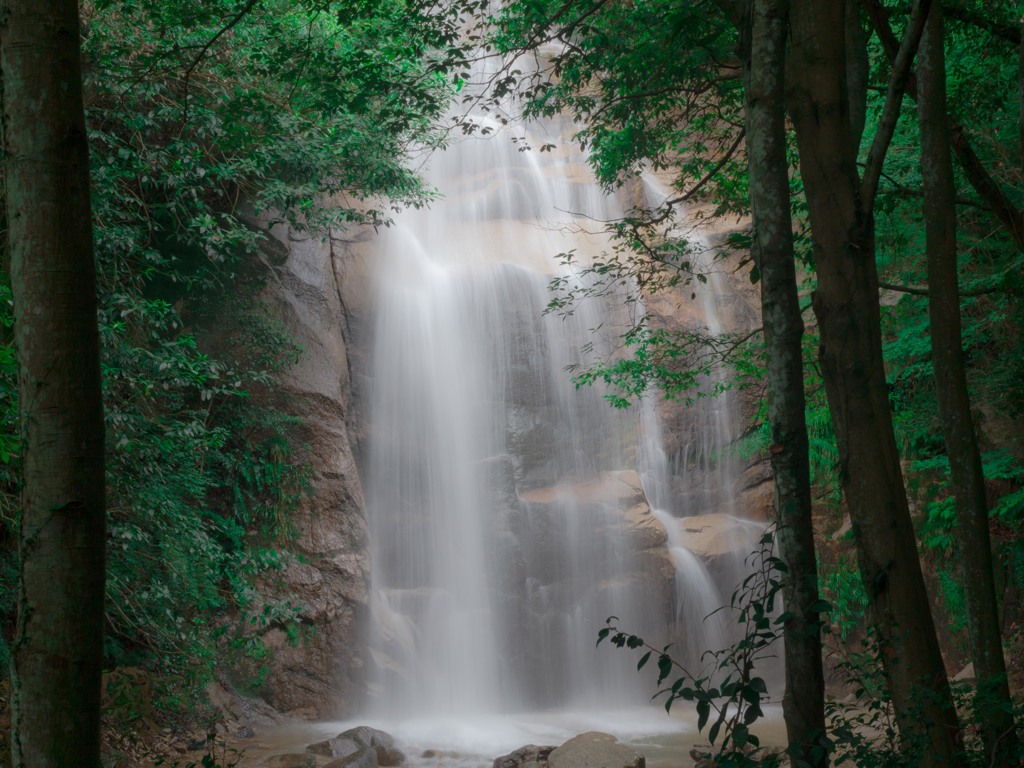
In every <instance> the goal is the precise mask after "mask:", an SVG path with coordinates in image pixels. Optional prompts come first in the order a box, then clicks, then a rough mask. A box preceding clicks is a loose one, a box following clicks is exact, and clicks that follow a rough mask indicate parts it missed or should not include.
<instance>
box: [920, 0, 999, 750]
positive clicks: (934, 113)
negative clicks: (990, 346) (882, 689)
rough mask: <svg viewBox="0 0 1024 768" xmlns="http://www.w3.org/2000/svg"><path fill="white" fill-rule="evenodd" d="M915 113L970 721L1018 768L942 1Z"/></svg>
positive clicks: (930, 32) (929, 34)
mask: <svg viewBox="0 0 1024 768" xmlns="http://www.w3.org/2000/svg"><path fill="white" fill-rule="evenodd" d="M917 114H918V122H919V125H920V130H921V174H922V178H923V180H924V214H925V235H926V239H927V250H928V314H929V318H930V320H931V342H932V362H933V364H934V368H935V391H936V395H937V397H938V402H939V417H940V420H941V421H942V435H943V438H944V440H945V443H946V455H947V456H948V457H949V468H950V475H951V477H952V480H953V493H954V496H955V497H956V507H957V519H958V533H959V536H958V542H957V544H958V553H959V558H960V564H961V568H962V570H963V584H964V590H965V593H966V597H967V618H968V622H967V623H968V626H969V629H970V636H971V647H972V651H973V658H974V674H975V679H976V680H977V682H978V688H977V702H976V711H977V718H976V719H977V722H978V724H979V726H980V728H981V733H982V739H983V741H984V744H985V751H986V753H987V755H988V764H990V765H999V766H1005V768H1010V766H1014V765H1019V762H1018V755H1017V738H1016V733H1015V730H1014V721H1013V705H1012V701H1011V699H1010V690H1009V685H1008V682H1007V678H1006V664H1005V661H1004V660H1003V644H1002V641H1001V633H1000V626H999V608H998V604H997V602H996V592H995V579H994V576H993V571H992V545H991V542H990V540H989V529H988V505H987V501H986V498H985V477H984V474H983V473H982V468H981V454H980V452H979V450H978V441H977V438H976V435H975V430H974V420H973V418H972V416H971V402H970V395H969V394H968V390H967V374H966V372H965V369H964V355H963V346H962V341H961V332H960V297H959V292H958V284H957V258H956V254H957V243H956V203H955V191H956V190H955V184H954V180H953V161H952V155H951V149H950V139H949V128H948V124H947V121H946V64H945V53H944V51H943V23H942V6H941V5H940V4H939V3H936V4H934V5H933V6H932V10H931V12H930V14H929V18H928V26H927V27H926V28H925V35H924V38H922V41H921V51H920V53H919V54H918V63H917Z"/></svg>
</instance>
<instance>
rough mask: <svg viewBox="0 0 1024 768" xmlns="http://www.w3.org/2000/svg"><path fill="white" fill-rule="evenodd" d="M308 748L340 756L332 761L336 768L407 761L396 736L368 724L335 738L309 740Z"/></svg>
mask: <svg viewBox="0 0 1024 768" xmlns="http://www.w3.org/2000/svg"><path fill="white" fill-rule="evenodd" d="M306 751H307V752H309V753H311V754H314V755H322V756H324V757H336V758H340V759H338V760H334V761H332V762H331V763H330V765H331V766H333V768H343V767H344V766H351V768H377V766H381V767H382V768H390V767H391V766H396V765H401V764H402V763H404V762H405V754H403V752H402V751H401V750H400V749H398V748H397V747H396V746H395V738H394V737H393V736H392V735H391V734H390V733H385V732H384V731H378V730H377V729H376V728H371V727H370V726H368V725H360V726H356V727H355V728H349V729H348V730H347V731H343V732H342V733H339V734H338V735H337V736H335V737H334V738H333V739H326V740H324V741H318V742H316V743H315V744H310V745H309V746H308V747H306Z"/></svg>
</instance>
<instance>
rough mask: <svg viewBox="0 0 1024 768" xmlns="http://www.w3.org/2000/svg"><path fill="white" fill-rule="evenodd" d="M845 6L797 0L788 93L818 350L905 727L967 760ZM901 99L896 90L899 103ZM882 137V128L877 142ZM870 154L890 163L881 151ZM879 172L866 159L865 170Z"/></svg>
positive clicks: (912, 737) (928, 762)
mask: <svg viewBox="0 0 1024 768" xmlns="http://www.w3.org/2000/svg"><path fill="white" fill-rule="evenodd" d="M844 5H845V3H844V2H843V0H795V2H794V3H793V12H792V14H791V20H792V21H791V31H792V46H793V49H792V68H791V70H790V71H791V73H792V75H791V77H790V84H791V88H790V99H789V101H790V108H791V114H792V118H793V123H794V126H795V128H796V134H797V144H798V150H799V155H800V169H801V175H802V177H803V181H804V186H805V189H806V195H807V204H808V215H809V217H810V223H811V230H812V239H813V247H814V261H815V268H816V271H817V276H818V285H817V290H816V291H815V293H814V299H813V304H814V312H815V315H816V317H817V319H818V325H819V328H820V333H821V347H820V350H819V361H820V364H821V369H822V376H823V378H824V381H825V389H826V394H827V396H828V401H829V410H830V412H831V414H832V420H833V425H834V428H835V432H836V439H837V446H838V449H839V461H840V467H839V471H840V480H841V482H842V486H843V492H844V495H845V498H846V501H847V503H848V505H849V508H850V518H851V521H852V524H853V531H854V536H855V539H856V543H857V552H858V560H859V565H860V572H861V578H862V580H863V582H864V587H865V589H866V592H867V597H868V602H869V610H870V621H871V623H872V625H873V627H874V629H875V631H876V632H877V635H878V638H879V643H880V651H881V656H882V662H883V665H884V668H885V673H886V679H887V682H888V685H889V691H890V694H891V696H892V702H893V707H894V709H895V713H896V718H897V722H898V725H899V729H900V735H901V738H902V739H903V740H904V745H905V747H906V748H908V749H910V750H914V752H915V753H916V754H917V755H918V757H919V759H920V763H919V765H921V766H924V767H926V768H931V767H932V766H935V767H937V766H943V767H944V768H948V766H951V765H956V764H957V762H958V759H959V758H958V757H957V755H958V751H959V750H958V737H959V724H958V721H957V716H956V710H955V709H954V707H953V703H952V697H951V695H950V690H949V684H948V680H947V678H946V673H945V669H944V667H943V663H942V656H941V654H940V652H939V645H938V640H937V639H936V635H935V626H934V623H933V620H932V615H931V611H930V609H929V599H928V593H927V591H926V590H925V585H924V578H923V576H922V574H921V566H920V561H919V559H918V556H917V542H916V538H915V534H914V529H913V525H912V523H911V519H910V511H909V507H908V504H907V498H906V493H905V490H904V485H903V476H902V471H901V468H900V457H899V453H898V451H897V448H896V440H895V437H894V433H893V425H892V416H891V413H890V409H889V397H888V388H887V386H886V380H885V369H884V365H883V360H882V338H881V321H880V308H879V304H878V275H877V271H876V266H875V243H874V221H873V216H872V210H871V206H870V204H865V203H864V202H863V200H862V194H863V193H862V186H863V187H865V188H866V190H867V191H868V194H867V195H866V197H868V198H870V197H871V194H870V190H871V184H864V185H862V183H861V180H860V179H859V178H858V174H857V167H856V155H854V154H853V153H852V152H851V150H850V148H851V147H852V144H853V142H852V141H851V127H850V118H849V114H848V104H849V102H848V90H847V87H846V81H845V80H846V74H845V73H846V64H847V63H846V55H845V40H844V16H845V13H844ZM894 81H895V78H894ZM887 101H890V100H887ZM898 106H899V104H898V101H896V102H895V104H894V105H893V106H892V107H890V108H898ZM886 117H887V116H883V119H882V120H881V121H880V125H884V124H886V123H885V120H886ZM880 130H881V129H880ZM883 139H884V137H883ZM878 143H879V137H877V136H876V142H875V145H874V146H876V147H877V146H878ZM869 157H870V158H873V159H872V160H870V161H869V162H881V158H882V157H884V151H882V152H876V151H873V152H872V153H871V154H870V155H869ZM874 171H875V172H877V169H874ZM871 172H872V169H871V168H868V169H867V171H866V178H868V179H870V178H871V176H870V175H869V174H870V173H871Z"/></svg>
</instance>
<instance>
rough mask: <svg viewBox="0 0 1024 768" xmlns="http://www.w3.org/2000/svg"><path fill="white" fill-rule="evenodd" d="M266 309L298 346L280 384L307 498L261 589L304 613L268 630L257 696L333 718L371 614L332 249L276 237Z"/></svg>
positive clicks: (355, 672)
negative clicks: (281, 558)
mask: <svg viewBox="0 0 1024 768" xmlns="http://www.w3.org/2000/svg"><path fill="white" fill-rule="evenodd" d="M271 235H272V236H273V240H271V242H270V244H269V245H268V246H267V249H266V250H267V251H268V254H267V255H268V258H267V260H266V265H267V267H268V270H269V279H268V280H267V288H266V292H265V295H264V300H265V301H267V303H268V304H269V305H270V306H271V307H273V308H274V310H275V311H276V313H277V316H278V317H279V318H280V320H281V321H282V323H283V324H284V326H285V328H286V330H287V331H288V333H289V334H290V335H291V336H292V338H293V339H294V340H295V342H296V343H297V344H298V345H299V346H300V347H301V348H302V350H303V354H302V357H301V359H300V360H299V362H298V363H297V364H296V365H295V366H294V367H292V368H291V369H290V370H288V371H286V372H285V373H284V374H283V375H282V376H281V377H280V379H279V396H280V400H279V403H278V407H279V408H281V409H282V410H283V411H285V412H286V413H289V414H292V415H294V416H296V417H298V418H299V419H301V422H302V424H303V427H302V434H301V435H300V436H299V438H298V440H297V442H298V443H299V444H300V445H304V446H309V448H310V451H311V453H310V455H309V456H308V460H309V463H310V465H311V467H312V470H313V475H312V478H311V481H310V485H311V487H310V493H309V494H308V496H307V497H305V498H304V499H303V500H302V501H301V503H300V506H299V508H298V510H296V512H295V513H294V515H293V517H292V518H291V520H290V522H291V524H292V525H293V528H294V530H295V532H296V538H295V539H294V540H293V541H291V542H289V544H288V548H289V549H290V550H291V552H292V553H293V556H292V557H290V558H288V559H286V561H285V567H284V569H283V571H280V572H273V573H271V574H270V575H269V576H268V577H267V579H266V581H265V583H264V585H263V591H264V593H265V594H268V595H269V596H270V597H271V599H275V600H288V601H290V602H291V603H292V604H293V605H296V606H298V609H299V613H298V617H297V619H298V621H297V631H296V625H292V626H291V627H285V626H273V625H272V626H271V627H270V628H269V629H267V630H266V631H265V633H264V637H263V639H264V643H265V644H266V645H267V646H268V647H269V649H270V650H271V652H272V653H271V657H270V659H269V671H268V673H267V675H266V677H265V682H264V685H263V687H262V694H263V696H264V697H265V698H266V699H267V701H268V702H269V703H270V704H272V705H273V706H274V707H275V708H277V709H278V710H280V711H283V712H287V713H290V714H295V715H304V716H320V717H324V716H337V715H343V714H345V713H347V712H348V711H351V709H352V705H353V704H354V703H355V700H356V697H357V694H358V692H360V691H361V690H362V688H363V680H362V678H363V674H362V669H363V665H364V660H363V658H362V650H361V647H360V646H361V644H360V643H358V642H355V639H356V638H357V637H358V636H359V633H360V631H361V624H362V622H363V620H364V618H365V615H366V612H367V602H368V596H367V588H368V587H367V585H368V579H369V557H368V554H367V533H366V520H365V513H364V506H365V505H364V500H363V490H362V486H361V484H360V480H359V474H358V471H357V467H356V462H355V458H354V453H353V448H352V443H353V441H352V439H351V434H350V416H349V415H350V377H349V350H348V348H347V345H346V338H347V335H348V328H347V325H348V324H347V321H346V318H347V314H348V313H347V312H346V308H345V306H344V303H343V298H342V297H343V296H344V293H343V291H342V290H341V286H340V282H341V281H342V279H343V276H342V272H341V268H340V267H339V264H338V263H337V262H340V252H341V251H342V250H343V248H344V244H343V243H340V242H339V241H337V240H334V239H330V238H328V239H326V240H324V239H321V238H320V237H319V236H316V235H313V236H311V235H309V234H307V233H302V232H295V231H292V230H290V229H288V227H287V226H285V225H278V226H276V227H274V228H273V229H271Z"/></svg>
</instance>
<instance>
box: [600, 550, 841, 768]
mask: <svg viewBox="0 0 1024 768" xmlns="http://www.w3.org/2000/svg"><path fill="white" fill-rule="evenodd" d="M748 565H750V566H751V573H750V574H749V575H748V576H747V577H746V578H744V580H743V582H742V583H741V584H740V585H739V586H738V587H737V589H736V590H735V591H734V592H733V594H732V597H731V599H730V604H729V606H728V608H727V610H731V611H732V612H734V613H735V615H736V620H737V621H738V622H739V623H740V624H741V625H742V626H743V636H742V637H741V638H740V639H739V640H737V641H736V642H735V643H734V644H733V645H732V646H730V647H728V648H724V649H721V650H717V651H708V652H707V653H705V657H704V658H705V659H706V660H707V662H708V663H707V665H706V667H705V669H703V670H701V671H700V672H698V673H693V672H691V671H689V670H687V669H686V668H685V667H684V666H683V665H682V664H681V663H680V662H679V661H677V660H676V659H675V658H673V657H672V655H671V654H670V651H671V645H668V646H665V647H664V648H662V649H660V650H659V649H657V648H654V647H652V646H650V645H648V644H647V643H645V642H644V640H643V638H641V637H638V636H637V635H633V634H629V633H628V632H625V631H623V630H621V629H620V628H619V627H618V625H617V619H616V617H614V616H612V617H609V619H608V621H607V626H606V627H604V628H603V629H601V630H600V631H599V632H598V636H597V642H598V644H599V645H600V643H601V642H603V641H604V640H605V639H608V640H609V641H610V642H611V643H612V645H615V646H616V647H618V648H627V649H629V650H636V649H644V650H645V652H644V654H643V655H642V656H641V657H640V659H639V661H638V662H637V669H638V670H640V669H642V668H643V667H644V666H645V665H646V664H647V663H648V661H650V659H651V658H652V656H653V657H654V658H655V659H656V661H657V665H658V685H660V686H664V687H663V688H661V689H660V690H659V691H658V692H657V693H656V694H655V698H658V697H664V700H665V710H666V711H670V710H671V709H672V705H673V704H674V703H675V702H677V701H680V700H681V701H689V702H693V703H694V706H695V707H696V711H697V730H698V731H701V732H703V731H704V729H705V727H707V728H708V731H707V737H708V741H709V742H710V743H711V744H712V746H715V745H716V743H717V746H716V751H715V754H714V755H713V756H712V755H710V754H704V755H700V757H701V758H702V759H712V760H713V761H714V764H715V765H720V766H733V767H734V768H748V767H750V766H777V765H779V756H778V755H775V754H771V753H766V754H764V755H762V756H757V757H756V759H755V756H754V752H756V751H757V750H758V749H759V748H760V745H761V744H760V740H759V739H758V737H757V736H756V735H755V734H753V733H751V732H750V726H751V725H753V724H754V723H755V722H756V721H757V720H758V719H760V718H762V717H764V710H763V708H762V705H763V704H764V702H765V701H766V700H767V698H768V686H767V684H766V683H765V680H764V678H763V677H761V676H760V675H759V674H758V665H759V664H761V663H763V662H764V661H766V660H767V659H769V658H771V657H772V656H773V655H774V654H773V653H772V646H773V645H774V644H775V643H776V641H777V640H779V639H780V638H781V637H782V631H783V629H782V626H783V624H785V622H786V621H787V620H788V619H789V616H788V615H787V614H786V613H781V614H776V613H775V603H776V597H777V596H778V595H779V594H780V592H781V591H782V581H781V579H782V577H783V576H784V574H785V571H786V565H785V563H783V562H782V561H781V560H780V559H779V558H777V557H775V555H774V535H773V533H772V532H771V531H769V532H767V533H766V534H765V535H764V536H763V537H762V539H761V541H760V544H759V548H758V549H757V550H755V551H754V553H753V554H752V555H751V556H750V558H748ZM673 677H674V679H671V678H673ZM670 679H671V682H670ZM709 724H710V726H709ZM822 736H823V734H822ZM821 748H822V749H825V748H826V747H825V746H824V743H823V744H822V746H821Z"/></svg>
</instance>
